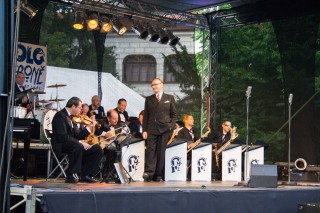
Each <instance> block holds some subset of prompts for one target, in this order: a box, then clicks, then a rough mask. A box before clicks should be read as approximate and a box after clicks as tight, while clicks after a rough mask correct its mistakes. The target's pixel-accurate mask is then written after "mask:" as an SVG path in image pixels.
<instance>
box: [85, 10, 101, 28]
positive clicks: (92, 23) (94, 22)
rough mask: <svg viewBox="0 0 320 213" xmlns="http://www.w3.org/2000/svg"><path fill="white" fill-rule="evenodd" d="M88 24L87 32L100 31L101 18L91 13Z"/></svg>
mask: <svg viewBox="0 0 320 213" xmlns="http://www.w3.org/2000/svg"><path fill="white" fill-rule="evenodd" d="M86 22H87V30H98V29H99V18H98V14H97V13H95V12H91V13H90V15H89V17H88V19H87V20H86Z"/></svg>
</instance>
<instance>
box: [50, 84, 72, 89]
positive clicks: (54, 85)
mask: <svg viewBox="0 0 320 213" xmlns="http://www.w3.org/2000/svg"><path fill="white" fill-rule="evenodd" d="M65 86H67V85H65V84H53V85H50V86H47V88H58V87H65Z"/></svg>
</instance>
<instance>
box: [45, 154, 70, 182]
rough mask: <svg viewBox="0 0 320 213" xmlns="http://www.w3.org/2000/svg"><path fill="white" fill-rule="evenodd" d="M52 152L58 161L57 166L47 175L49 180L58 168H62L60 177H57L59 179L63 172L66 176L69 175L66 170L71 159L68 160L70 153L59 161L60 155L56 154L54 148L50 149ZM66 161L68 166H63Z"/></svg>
mask: <svg viewBox="0 0 320 213" xmlns="http://www.w3.org/2000/svg"><path fill="white" fill-rule="evenodd" d="M50 151H51V152H52V155H53V159H55V161H56V162H57V166H56V167H55V168H54V169H53V170H52V171H51V172H50V173H49V174H48V175H47V181H48V179H49V178H50V177H51V175H52V174H53V173H54V172H55V171H56V170H57V169H58V168H60V170H61V173H60V174H59V175H58V177H57V178H56V179H58V178H59V177H60V176H61V175H62V174H63V176H64V177H67V175H66V173H65V170H66V169H67V168H68V166H69V161H68V155H66V156H64V157H63V158H62V160H61V161H59V159H58V157H57V156H56V154H55V153H54V152H53V150H52V149H51V150H50ZM64 162H66V164H67V166H66V167H65V168H64V167H63V166H62V164H63V163H64Z"/></svg>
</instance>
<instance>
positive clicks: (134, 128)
mask: <svg viewBox="0 0 320 213" xmlns="http://www.w3.org/2000/svg"><path fill="white" fill-rule="evenodd" d="M143 114H144V110H142V111H141V112H140V113H139V117H138V119H137V120H134V119H132V117H131V120H130V124H129V129H130V133H131V134H132V136H133V137H134V138H142V121H143Z"/></svg>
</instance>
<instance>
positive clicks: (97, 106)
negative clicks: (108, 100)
mask: <svg viewBox="0 0 320 213" xmlns="http://www.w3.org/2000/svg"><path fill="white" fill-rule="evenodd" d="M87 115H88V116H89V117H91V116H93V115H95V118H96V119H97V120H98V121H99V120H101V119H103V118H105V116H106V114H105V113H104V108H103V106H101V98H100V97H99V96H97V95H94V96H92V98H91V105H90V106H89V112H88V114H87Z"/></svg>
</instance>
